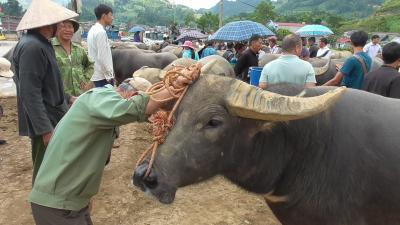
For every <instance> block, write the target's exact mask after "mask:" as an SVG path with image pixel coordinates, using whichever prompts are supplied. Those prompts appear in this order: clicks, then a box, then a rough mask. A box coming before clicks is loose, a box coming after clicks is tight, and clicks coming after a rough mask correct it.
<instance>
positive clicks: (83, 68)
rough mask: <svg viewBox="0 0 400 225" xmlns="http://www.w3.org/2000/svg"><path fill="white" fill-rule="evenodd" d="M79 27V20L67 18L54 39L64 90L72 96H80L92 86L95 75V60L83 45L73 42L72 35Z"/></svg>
mask: <svg viewBox="0 0 400 225" xmlns="http://www.w3.org/2000/svg"><path fill="white" fill-rule="evenodd" d="M78 29H79V23H78V22H76V21H75V20H66V21H64V22H62V23H60V24H59V26H58V32H57V37H56V38H54V39H53V41H52V44H53V46H54V50H55V52H56V57H57V63H58V66H59V67H60V71H61V77H62V79H63V82H64V90H65V92H66V93H68V94H70V95H72V96H79V95H80V94H82V93H83V92H85V91H87V90H88V89H90V88H92V83H91V81H90V78H91V77H92V75H93V62H91V61H90V60H89V58H88V56H87V54H86V51H85V49H84V48H83V47H81V46H80V45H79V44H76V43H74V42H72V36H73V35H74V33H75V32H76V31H77V30H78Z"/></svg>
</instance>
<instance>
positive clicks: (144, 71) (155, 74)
mask: <svg viewBox="0 0 400 225" xmlns="http://www.w3.org/2000/svg"><path fill="white" fill-rule="evenodd" d="M165 74H166V71H165V70H162V69H158V68H149V67H146V66H144V67H142V68H140V69H138V70H136V71H135V72H134V73H133V75H132V77H142V78H144V79H146V80H147V81H149V82H150V83H152V84H155V83H157V82H159V81H162V80H163V79H164V77H165Z"/></svg>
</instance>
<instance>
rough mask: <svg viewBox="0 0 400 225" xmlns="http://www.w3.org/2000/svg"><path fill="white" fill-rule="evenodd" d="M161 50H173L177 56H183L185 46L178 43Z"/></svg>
mask: <svg viewBox="0 0 400 225" xmlns="http://www.w3.org/2000/svg"><path fill="white" fill-rule="evenodd" d="M161 52H171V53H173V54H174V55H176V57H178V58H182V54H183V48H182V47H179V46H177V45H168V46H166V47H165V48H163V49H161Z"/></svg>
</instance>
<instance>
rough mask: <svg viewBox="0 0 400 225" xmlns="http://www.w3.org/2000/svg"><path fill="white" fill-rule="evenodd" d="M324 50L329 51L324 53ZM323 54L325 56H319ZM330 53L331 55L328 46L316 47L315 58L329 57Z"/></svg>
mask: <svg viewBox="0 0 400 225" xmlns="http://www.w3.org/2000/svg"><path fill="white" fill-rule="evenodd" d="M326 51H329V52H328V53H327V54H325V52H326ZM324 54H325V56H323V57H321V56H322V55H324ZM331 55H332V51H331V50H330V49H329V48H328V46H325V47H324V48H320V49H318V52H317V58H321V59H330V58H331Z"/></svg>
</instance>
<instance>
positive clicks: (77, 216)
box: [31, 203, 93, 225]
mask: <svg viewBox="0 0 400 225" xmlns="http://www.w3.org/2000/svg"><path fill="white" fill-rule="evenodd" d="M31 208H32V214H33V219H34V220H35V223H36V225H93V222H92V219H91V218H90V212H89V207H88V206H87V207H85V208H83V209H81V210H79V211H71V210H63V209H54V208H49V207H45V206H41V205H37V204H35V203H31Z"/></svg>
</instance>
